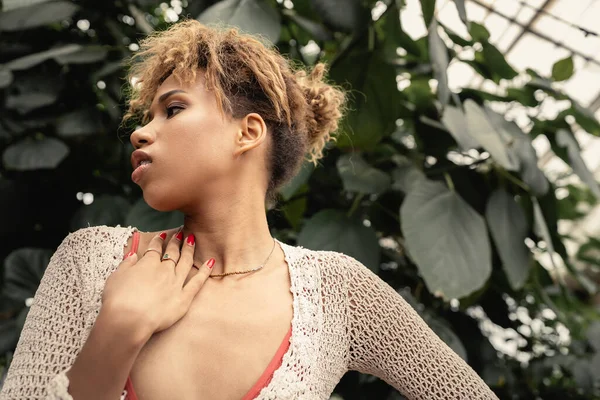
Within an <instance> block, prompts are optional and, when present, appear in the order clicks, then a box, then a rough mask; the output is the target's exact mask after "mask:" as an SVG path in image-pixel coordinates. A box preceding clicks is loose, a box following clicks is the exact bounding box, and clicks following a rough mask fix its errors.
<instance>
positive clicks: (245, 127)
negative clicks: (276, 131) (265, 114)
mask: <svg viewBox="0 0 600 400" xmlns="http://www.w3.org/2000/svg"><path fill="white" fill-rule="evenodd" d="M266 139H267V124H266V123H265V121H264V120H263V118H262V117H261V116H260V115H259V114H257V113H250V114H248V115H246V116H245V117H244V118H242V119H241V121H240V126H239V130H238V132H237V134H236V137H235V150H234V156H236V157H237V156H239V155H241V154H243V153H245V152H247V151H249V150H252V149H254V148H256V147H258V146H259V145H260V144H261V143H263V142H264V141H265V140H266Z"/></svg>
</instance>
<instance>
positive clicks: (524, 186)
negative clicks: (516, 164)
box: [496, 168, 531, 192]
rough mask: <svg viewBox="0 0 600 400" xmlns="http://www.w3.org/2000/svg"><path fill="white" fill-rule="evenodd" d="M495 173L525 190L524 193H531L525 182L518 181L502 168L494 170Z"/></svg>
mask: <svg viewBox="0 0 600 400" xmlns="http://www.w3.org/2000/svg"><path fill="white" fill-rule="evenodd" d="M496 171H497V172H498V173H499V174H500V175H502V176H504V177H505V178H506V179H508V180H509V181H511V182H512V183H514V184H515V185H517V186H519V187H520V188H521V189H523V190H525V191H526V192H530V191H531V189H530V188H529V186H527V184H526V183H525V182H523V181H521V180H520V179H518V178H517V177H515V176H513V175H512V174H511V173H510V172H508V171H506V170H505V169H504V168H496Z"/></svg>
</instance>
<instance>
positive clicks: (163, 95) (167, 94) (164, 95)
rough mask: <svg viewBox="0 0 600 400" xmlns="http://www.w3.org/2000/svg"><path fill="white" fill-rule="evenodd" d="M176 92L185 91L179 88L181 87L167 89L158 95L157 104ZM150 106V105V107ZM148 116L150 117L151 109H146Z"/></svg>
mask: <svg viewBox="0 0 600 400" xmlns="http://www.w3.org/2000/svg"><path fill="white" fill-rule="evenodd" d="M177 93H187V92H186V91H185V90H181V89H174V90H169V91H168V92H166V93H163V94H161V95H160V97H159V98H158V102H157V103H158V104H160V103H162V102H163V101H165V100H167V99H168V98H169V97H170V96H172V95H174V94H177ZM151 108H152V107H151ZM148 117H149V118H150V119H152V111H150V110H148Z"/></svg>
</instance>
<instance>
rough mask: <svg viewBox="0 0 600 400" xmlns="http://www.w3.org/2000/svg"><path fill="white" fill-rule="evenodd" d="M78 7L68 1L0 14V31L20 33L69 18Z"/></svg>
mask: <svg viewBox="0 0 600 400" xmlns="http://www.w3.org/2000/svg"><path fill="white" fill-rule="evenodd" d="M77 10H79V6H78V5H75V4H73V3H72V2H70V1H53V2H48V3H43V4H33V5H31V6H28V7H21V8H17V9H13V10H10V11H6V12H2V13H0V31H5V32H9V31H13V32H15V31H21V30H25V29H30V28H37V27H39V26H43V25H48V24H51V23H53V22H59V21H62V20H63V19H67V18H70V17H71V16H72V15H73V14H75V12H76V11H77Z"/></svg>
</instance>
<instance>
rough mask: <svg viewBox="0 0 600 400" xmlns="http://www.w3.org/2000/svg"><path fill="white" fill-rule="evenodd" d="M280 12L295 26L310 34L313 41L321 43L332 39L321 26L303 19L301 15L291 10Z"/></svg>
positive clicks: (327, 31) (328, 32)
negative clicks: (320, 41)
mask: <svg viewBox="0 0 600 400" xmlns="http://www.w3.org/2000/svg"><path fill="white" fill-rule="evenodd" d="M282 12H283V14H284V15H285V16H287V17H288V18H289V19H291V20H292V21H294V22H295V23H296V25H298V26H299V27H300V28H302V29H304V30H305V31H306V32H308V33H310V34H311V35H312V36H313V37H314V38H315V39H317V40H322V41H327V40H331V39H333V35H332V34H331V32H330V31H329V30H327V28H325V27H324V26H323V25H321V24H319V23H317V22H315V21H313V20H311V19H308V18H305V17H303V16H302V15H298V13H296V12H295V11H293V10H283V11H282Z"/></svg>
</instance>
